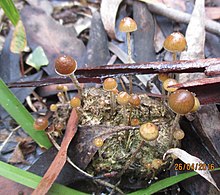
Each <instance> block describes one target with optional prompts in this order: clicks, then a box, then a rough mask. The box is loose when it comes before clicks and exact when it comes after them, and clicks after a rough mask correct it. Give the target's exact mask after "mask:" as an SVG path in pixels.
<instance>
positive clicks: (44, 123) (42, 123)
mask: <svg viewBox="0 0 220 195" xmlns="http://www.w3.org/2000/svg"><path fill="white" fill-rule="evenodd" d="M48 124H49V122H48V120H47V118H46V117H39V118H37V119H36V120H35V121H34V124H33V127H34V129H36V130H45V129H46V128H47V127H48Z"/></svg>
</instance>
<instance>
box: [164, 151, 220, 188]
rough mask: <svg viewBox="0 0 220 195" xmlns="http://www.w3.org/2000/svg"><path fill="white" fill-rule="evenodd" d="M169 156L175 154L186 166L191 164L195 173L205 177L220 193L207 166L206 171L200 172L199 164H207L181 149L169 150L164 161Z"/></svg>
mask: <svg viewBox="0 0 220 195" xmlns="http://www.w3.org/2000/svg"><path fill="white" fill-rule="evenodd" d="M168 154H174V155H175V156H176V157H178V158H179V159H180V160H182V161H183V162H184V163H185V164H190V165H191V166H193V167H194V171H195V172H197V173H198V174H199V175H201V176H202V177H204V178H205V179H206V180H207V181H209V182H210V183H211V184H212V185H214V186H215V187H216V188H217V189H218V190H219V191H220V189H219V188H218V186H217V184H216V183H215V181H214V179H213V178H212V176H211V174H210V172H209V171H208V168H207V166H206V170H198V169H199V164H202V165H205V163H204V162H203V161H202V160H200V159H199V158H197V157H195V156H192V155H190V154H188V153H187V152H186V151H184V150H181V149H179V148H172V149H169V150H168V151H167V152H166V153H165V154H164V156H163V159H165V157H166V155H168ZM202 169H203V168H202Z"/></svg>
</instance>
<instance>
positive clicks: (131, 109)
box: [128, 106, 133, 125]
mask: <svg viewBox="0 0 220 195" xmlns="http://www.w3.org/2000/svg"><path fill="white" fill-rule="evenodd" d="M132 111H133V106H131V108H130V113H129V119H128V125H131V115H132Z"/></svg>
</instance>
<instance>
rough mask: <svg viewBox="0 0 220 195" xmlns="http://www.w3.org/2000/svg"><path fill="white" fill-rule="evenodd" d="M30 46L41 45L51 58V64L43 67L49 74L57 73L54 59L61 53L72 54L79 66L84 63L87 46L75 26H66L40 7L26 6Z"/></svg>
mask: <svg viewBox="0 0 220 195" xmlns="http://www.w3.org/2000/svg"><path fill="white" fill-rule="evenodd" d="M21 17H22V21H23V23H24V26H25V29H26V33H27V40H28V44H29V46H30V47H31V48H32V49H34V48H36V47H37V46H39V45H40V46H41V47H42V48H43V49H44V51H45V54H46V56H47V58H48V60H49V62H50V63H49V65H48V66H47V67H44V68H43V69H44V70H45V71H46V72H47V73H48V74H49V75H52V74H55V71H54V60H55V58H56V57H57V56H58V55H60V54H66V55H71V56H72V57H74V58H75V59H76V61H77V62H78V67H82V65H83V64H84V62H83V61H84V58H83V54H84V52H85V46H84V44H83V42H82V41H81V40H79V39H78V38H77V33H76V32H75V30H74V28H73V27H71V28H66V27H64V26H62V25H60V24H59V23H57V22H56V21H54V20H53V18H51V17H50V16H48V15H46V13H45V12H43V11H42V10H40V9H37V8H32V7H30V6H26V7H25V8H24V9H23V10H22V11H21Z"/></svg>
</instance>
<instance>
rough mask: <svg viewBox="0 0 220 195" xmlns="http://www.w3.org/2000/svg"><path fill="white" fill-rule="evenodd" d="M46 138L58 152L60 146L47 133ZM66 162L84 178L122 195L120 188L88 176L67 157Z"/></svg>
mask: <svg viewBox="0 0 220 195" xmlns="http://www.w3.org/2000/svg"><path fill="white" fill-rule="evenodd" d="M48 136H49V138H50V140H51V142H52V144H53V145H54V147H55V148H56V149H57V150H58V151H59V150H60V146H59V145H58V144H57V142H56V141H55V140H54V139H53V137H52V136H51V135H50V134H49V133H48ZM67 162H68V163H70V165H72V166H73V167H74V168H75V169H76V170H78V171H79V172H80V173H82V174H83V175H85V176H87V177H89V178H91V179H94V181H96V182H98V183H99V184H101V185H104V186H106V187H110V188H112V189H115V190H117V191H118V192H119V193H120V194H124V193H123V191H122V190H121V189H120V188H118V187H116V186H114V185H112V184H110V183H108V182H106V181H103V180H101V179H95V178H94V177H93V176H92V175H90V174H89V173H87V172H85V171H83V170H82V169H80V168H79V167H78V166H76V165H75V164H74V163H73V161H72V160H71V159H70V158H69V157H68V156H67Z"/></svg>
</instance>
